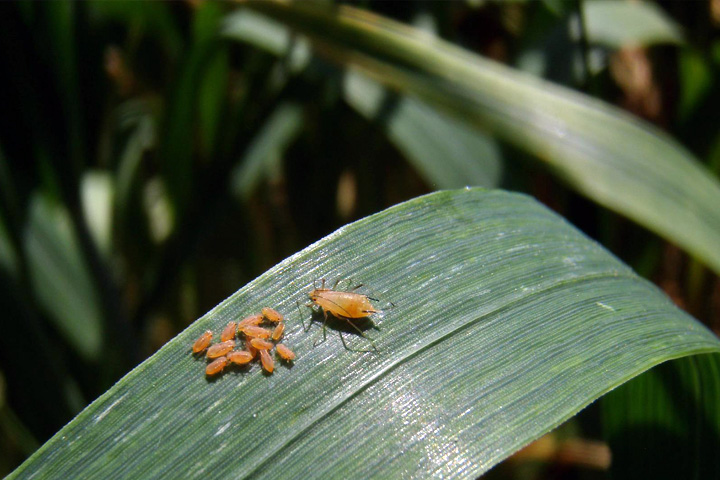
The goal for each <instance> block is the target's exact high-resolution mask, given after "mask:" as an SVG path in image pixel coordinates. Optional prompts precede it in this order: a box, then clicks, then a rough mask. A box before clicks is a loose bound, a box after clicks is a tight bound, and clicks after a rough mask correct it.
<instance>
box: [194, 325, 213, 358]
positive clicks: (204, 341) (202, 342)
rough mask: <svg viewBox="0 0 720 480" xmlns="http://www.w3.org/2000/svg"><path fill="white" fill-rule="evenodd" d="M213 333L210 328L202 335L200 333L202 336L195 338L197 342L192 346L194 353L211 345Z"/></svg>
mask: <svg viewBox="0 0 720 480" xmlns="http://www.w3.org/2000/svg"><path fill="white" fill-rule="evenodd" d="M212 337H213V333H212V332H211V331H210V330H206V331H205V332H204V333H203V334H202V335H200V338H198V339H197V340H195V343H194V344H193V346H192V350H193V353H200V352H202V351H203V350H205V349H206V348H208V347H209V346H210V342H212Z"/></svg>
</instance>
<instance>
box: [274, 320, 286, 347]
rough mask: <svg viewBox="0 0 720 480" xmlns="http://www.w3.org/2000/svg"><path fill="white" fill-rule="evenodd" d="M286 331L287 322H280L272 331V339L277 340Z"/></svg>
mask: <svg viewBox="0 0 720 480" xmlns="http://www.w3.org/2000/svg"><path fill="white" fill-rule="evenodd" d="M284 331H285V324H284V323H282V322H280V323H278V325H277V327H275V330H273V333H272V339H273V340H275V341H276V342H277V341H278V340H280V339H281V338H282V335H283V332H284Z"/></svg>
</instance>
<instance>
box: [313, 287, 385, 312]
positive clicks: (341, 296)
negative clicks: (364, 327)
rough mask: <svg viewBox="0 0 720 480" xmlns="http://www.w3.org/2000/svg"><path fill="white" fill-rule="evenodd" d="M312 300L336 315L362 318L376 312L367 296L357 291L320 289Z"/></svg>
mask: <svg viewBox="0 0 720 480" xmlns="http://www.w3.org/2000/svg"><path fill="white" fill-rule="evenodd" d="M313 301H314V302H315V303H317V304H318V305H320V306H321V307H322V308H323V310H325V311H327V312H329V313H332V314H333V315H335V316H336V317H344V318H364V317H367V316H368V315H370V314H371V313H376V312H377V310H375V309H374V308H373V306H372V304H371V303H370V300H369V299H368V297H366V296H365V295H360V294H359V293H352V292H336V291H334V290H324V291H323V290H321V291H319V292H318V294H317V295H316V297H315V299H314V300H313Z"/></svg>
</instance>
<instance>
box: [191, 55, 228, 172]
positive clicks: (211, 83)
mask: <svg viewBox="0 0 720 480" xmlns="http://www.w3.org/2000/svg"><path fill="white" fill-rule="evenodd" d="M229 72H230V67H229V64H228V52H227V51H226V50H225V49H221V50H218V51H217V52H214V54H213V58H212V60H210V63H209V64H208V65H207V67H206V69H205V76H204V77H203V78H202V80H201V83H200V91H199V94H198V112H199V116H200V127H201V128H202V147H203V153H204V155H205V157H206V158H212V156H213V153H214V148H215V146H216V144H217V135H218V130H219V128H220V126H221V121H222V113H223V109H224V106H225V104H226V103H227V101H228V99H227V97H228V95H227V93H228V92H227V84H228V75H229Z"/></svg>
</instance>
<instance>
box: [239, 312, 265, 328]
mask: <svg viewBox="0 0 720 480" xmlns="http://www.w3.org/2000/svg"><path fill="white" fill-rule="evenodd" d="M262 320H263V317H262V315H250V316H249V317H245V318H243V319H242V320H240V323H238V329H240V330H242V329H243V328H245V327H247V326H250V325H252V326H255V327H257V326H258V325H260V324H261V323H262Z"/></svg>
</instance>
